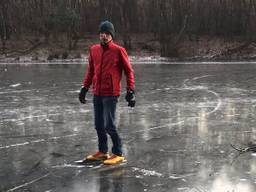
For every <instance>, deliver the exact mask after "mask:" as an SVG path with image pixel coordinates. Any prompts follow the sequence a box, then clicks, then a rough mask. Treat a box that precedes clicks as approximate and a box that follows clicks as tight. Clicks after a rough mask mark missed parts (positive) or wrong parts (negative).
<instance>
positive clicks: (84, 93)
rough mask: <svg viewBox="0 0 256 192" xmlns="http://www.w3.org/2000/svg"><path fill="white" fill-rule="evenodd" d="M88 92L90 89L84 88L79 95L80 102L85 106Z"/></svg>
mask: <svg viewBox="0 0 256 192" xmlns="http://www.w3.org/2000/svg"><path fill="white" fill-rule="evenodd" d="M87 91H88V89H86V88H84V87H82V88H81V90H80V93H79V101H80V102H81V103H83V104H85V103H86V99H85V96H86V93H87Z"/></svg>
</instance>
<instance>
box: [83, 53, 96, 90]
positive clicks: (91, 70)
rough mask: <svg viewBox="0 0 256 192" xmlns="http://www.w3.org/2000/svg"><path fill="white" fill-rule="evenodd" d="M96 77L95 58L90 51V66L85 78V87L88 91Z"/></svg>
mask: <svg viewBox="0 0 256 192" xmlns="http://www.w3.org/2000/svg"><path fill="white" fill-rule="evenodd" d="M93 76H94V65H93V58H92V54H91V50H90V51H89V58H88V66H87V70H86V73H85V76H84V81H83V86H84V87H85V88H86V89H89V88H90V86H91V84H92V79H93Z"/></svg>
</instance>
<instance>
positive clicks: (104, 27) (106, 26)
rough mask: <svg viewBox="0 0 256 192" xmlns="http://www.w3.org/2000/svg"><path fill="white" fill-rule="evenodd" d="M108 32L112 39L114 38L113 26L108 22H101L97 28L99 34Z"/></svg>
mask: <svg viewBox="0 0 256 192" xmlns="http://www.w3.org/2000/svg"><path fill="white" fill-rule="evenodd" d="M103 32H108V33H110V35H111V36H112V38H114V36H115V28H114V25H113V24H112V23H111V22H110V21H103V22H101V24H100V26H99V33H103Z"/></svg>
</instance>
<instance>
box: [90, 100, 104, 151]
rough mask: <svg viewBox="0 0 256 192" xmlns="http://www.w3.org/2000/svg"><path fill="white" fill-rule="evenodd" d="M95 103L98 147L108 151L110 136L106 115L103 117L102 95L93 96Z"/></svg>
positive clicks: (100, 149)
mask: <svg viewBox="0 0 256 192" xmlns="http://www.w3.org/2000/svg"><path fill="white" fill-rule="evenodd" d="M93 105H94V122H95V129H96V132H97V135H98V148H99V151H100V152H103V153H107V152H108V137H107V132H106V130H105V127H104V117H103V102H102V97H100V96H94V97H93Z"/></svg>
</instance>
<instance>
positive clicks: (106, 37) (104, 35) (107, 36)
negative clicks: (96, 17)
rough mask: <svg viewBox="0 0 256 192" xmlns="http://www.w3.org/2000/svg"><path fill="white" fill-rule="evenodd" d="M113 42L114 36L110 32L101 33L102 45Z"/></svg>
mask: <svg viewBox="0 0 256 192" xmlns="http://www.w3.org/2000/svg"><path fill="white" fill-rule="evenodd" d="M111 40H112V36H111V35H110V33H108V32H101V33H100V42H101V43H102V44H107V43H108V42H109V41H111Z"/></svg>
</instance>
